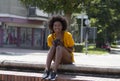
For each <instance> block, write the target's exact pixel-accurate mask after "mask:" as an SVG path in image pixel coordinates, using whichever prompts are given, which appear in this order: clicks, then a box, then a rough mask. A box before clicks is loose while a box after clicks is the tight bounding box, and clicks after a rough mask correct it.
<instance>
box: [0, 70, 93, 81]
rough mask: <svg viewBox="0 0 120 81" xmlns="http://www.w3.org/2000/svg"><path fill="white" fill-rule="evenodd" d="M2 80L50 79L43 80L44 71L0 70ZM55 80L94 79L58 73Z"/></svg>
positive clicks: (38, 80) (36, 80) (39, 80)
mask: <svg viewBox="0 0 120 81" xmlns="http://www.w3.org/2000/svg"><path fill="white" fill-rule="evenodd" d="M0 81H48V80H42V73H34V72H17V71H5V70H0ZM55 81H92V80H87V79H85V80H84V79H83V78H78V77H76V76H72V75H58V77H57V79H56V80H55Z"/></svg>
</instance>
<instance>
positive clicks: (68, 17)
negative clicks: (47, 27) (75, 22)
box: [65, 13, 72, 32]
mask: <svg viewBox="0 0 120 81" xmlns="http://www.w3.org/2000/svg"><path fill="white" fill-rule="evenodd" d="M71 15H72V13H66V14H65V17H66V19H67V21H68V27H67V30H68V31H69V32H71V26H70V24H71V22H72V21H71Z"/></svg>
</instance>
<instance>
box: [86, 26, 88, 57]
mask: <svg viewBox="0 0 120 81" xmlns="http://www.w3.org/2000/svg"><path fill="white" fill-rule="evenodd" d="M85 48H86V53H85V54H86V55H87V54H88V29H87V28H86V39H85Z"/></svg>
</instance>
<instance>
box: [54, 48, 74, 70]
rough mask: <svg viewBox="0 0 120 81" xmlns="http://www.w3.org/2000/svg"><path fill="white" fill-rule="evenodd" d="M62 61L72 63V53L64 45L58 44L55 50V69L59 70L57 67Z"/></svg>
mask: <svg viewBox="0 0 120 81" xmlns="http://www.w3.org/2000/svg"><path fill="white" fill-rule="evenodd" d="M60 63H64V64H69V63H72V56H71V54H70V53H69V52H68V51H67V50H66V49H65V47H63V46H57V47H56V52H55V62H54V67H53V70H54V71H55V72H57V68H58V66H59V64H60Z"/></svg>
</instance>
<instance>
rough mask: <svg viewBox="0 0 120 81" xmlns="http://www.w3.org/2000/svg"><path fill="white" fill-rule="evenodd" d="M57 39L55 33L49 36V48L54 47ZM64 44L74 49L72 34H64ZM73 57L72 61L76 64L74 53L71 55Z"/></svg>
mask: <svg viewBox="0 0 120 81" xmlns="http://www.w3.org/2000/svg"><path fill="white" fill-rule="evenodd" d="M55 39H56V37H55V33H53V34H50V35H48V38H47V44H48V46H49V47H51V46H52V45H53V41H54V40H55ZM63 43H64V46H65V47H73V46H74V40H73V37H72V34H71V33H70V32H67V31H65V32H64V35H63ZM71 55H72V61H73V62H74V56H73V53H71Z"/></svg>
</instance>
